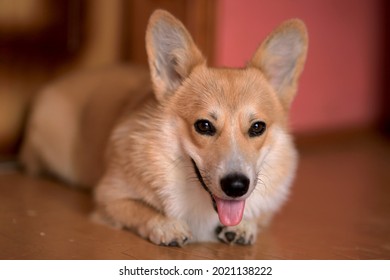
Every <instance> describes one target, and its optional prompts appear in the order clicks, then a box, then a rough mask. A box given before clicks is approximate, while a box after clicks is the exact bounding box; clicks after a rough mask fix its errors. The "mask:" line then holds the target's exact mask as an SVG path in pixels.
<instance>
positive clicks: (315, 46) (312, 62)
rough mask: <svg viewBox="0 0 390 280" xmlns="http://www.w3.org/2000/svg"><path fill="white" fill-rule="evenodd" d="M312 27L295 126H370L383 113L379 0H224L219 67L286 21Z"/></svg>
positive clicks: (235, 62) (241, 57)
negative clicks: (380, 83) (380, 112)
mask: <svg viewBox="0 0 390 280" xmlns="http://www.w3.org/2000/svg"><path fill="white" fill-rule="evenodd" d="M293 17H298V18H301V19H302V20H304V21H305V22H306V24H307V26H308V30H309V40H310V45H309V54H308V60H307V64H306V67H305V71H304V73H303V75H302V78H301V80H300V88H299V92H298V96H297V98H296V99H295V102H294V103H293V109H292V120H291V126H292V128H293V130H294V131H298V132H309V131H318V130H323V129H325V130H331V129H340V128H345V127H348V126H354V127H356V126H366V125H369V124H371V123H373V122H374V120H375V119H376V117H377V114H378V107H379V106H378V105H379V104H378V102H379V90H380V87H379V85H378V83H379V71H380V69H381V68H380V66H381V65H380V57H381V55H380V43H381V42H380V40H381V29H380V1H379V0H372V1H369V0H350V1H348V0H316V1H313V0H294V1H293V0H278V1H271V0H268V1H267V0H240V1H238V0H218V7H217V30H216V34H217V38H216V52H215V53H216V60H215V63H214V64H216V65H217V66H229V67H230V66H243V65H244V64H245V62H246V61H248V60H249V59H250V58H251V56H252V54H253V52H254V51H255V50H256V48H257V46H258V44H259V43H260V42H261V40H262V39H263V38H264V37H265V36H266V35H267V34H268V33H269V32H270V31H271V30H272V29H273V28H274V27H275V26H277V25H278V24H279V23H281V22H282V21H283V20H286V19H289V18H293Z"/></svg>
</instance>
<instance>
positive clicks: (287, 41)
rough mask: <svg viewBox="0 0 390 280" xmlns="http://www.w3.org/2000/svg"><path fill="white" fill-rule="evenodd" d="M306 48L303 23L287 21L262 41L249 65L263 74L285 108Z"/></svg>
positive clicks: (294, 91)
mask: <svg viewBox="0 0 390 280" xmlns="http://www.w3.org/2000/svg"><path fill="white" fill-rule="evenodd" d="M307 45H308V37H307V30H306V26H305V24H304V23H303V22H302V21H301V20H299V19H292V20H288V21H286V22H284V23H282V24H281V25H280V26H279V27H278V28H276V29H275V30H274V31H273V32H272V33H271V34H270V35H269V36H268V37H267V38H266V39H265V41H264V42H263V43H262V44H261V45H260V47H259V48H258V49H257V51H256V53H255V55H254V57H253V58H252V60H251V62H250V63H249V66H252V67H257V68H259V69H260V70H261V71H262V72H263V73H264V75H265V77H266V78H267V80H268V81H269V82H270V84H271V85H272V87H273V88H274V90H275V91H276V93H277V94H278V96H279V98H280V100H281V101H282V104H283V106H284V108H285V109H288V108H289V107H290V105H291V102H292V100H293V98H294V96H295V93H296V90H297V82H298V78H299V76H300V74H301V72H302V70H303V65H304V63H305V60H306V53H307Z"/></svg>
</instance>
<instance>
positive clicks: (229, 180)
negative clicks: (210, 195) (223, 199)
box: [220, 173, 249, 197]
mask: <svg viewBox="0 0 390 280" xmlns="http://www.w3.org/2000/svg"><path fill="white" fill-rule="evenodd" d="M220 183H221V187H222V190H223V191H224V193H225V194H226V195H228V196H230V197H240V196H243V195H244V194H246V193H247V191H248V188H249V178H248V177H246V176H245V175H243V174H240V173H232V174H228V175H226V176H225V177H223V178H222V179H221V182H220Z"/></svg>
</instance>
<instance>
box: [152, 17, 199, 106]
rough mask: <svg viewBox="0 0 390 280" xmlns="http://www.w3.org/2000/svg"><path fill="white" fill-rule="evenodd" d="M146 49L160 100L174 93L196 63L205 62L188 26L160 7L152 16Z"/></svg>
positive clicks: (156, 92) (154, 85) (155, 88)
mask: <svg viewBox="0 0 390 280" xmlns="http://www.w3.org/2000/svg"><path fill="white" fill-rule="evenodd" d="M146 51H147V54H148V59H149V67H150V72H151V78H152V82H153V87H154V90H155V94H156V97H157V99H158V100H160V101H161V100H164V98H166V97H167V96H169V95H170V94H171V93H173V92H174V91H175V90H176V89H177V88H178V87H179V86H180V85H181V83H182V82H183V80H184V79H185V78H186V77H188V76H189V75H190V73H191V71H192V70H193V68H194V67H195V66H197V65H199V64H202V63H205V59H204V58H203V56H202V54H201V52H200V51H199V50H198V48H197V47H196V45H195V43H194V41H193V40H192V37H191V35H190V34H189V33H188V31H187V29H186V28H185V27H184V25H183V24H182V23H181V22H180V21H179V20H177V19H176V18H175V17H173V16H172V15H171V14H170V13H168V12H166V11H163V10H156V11H155V12H154V13H153V14H152V16H151V17H150V19H149V24H148V27H147V31H146Z"/></svg>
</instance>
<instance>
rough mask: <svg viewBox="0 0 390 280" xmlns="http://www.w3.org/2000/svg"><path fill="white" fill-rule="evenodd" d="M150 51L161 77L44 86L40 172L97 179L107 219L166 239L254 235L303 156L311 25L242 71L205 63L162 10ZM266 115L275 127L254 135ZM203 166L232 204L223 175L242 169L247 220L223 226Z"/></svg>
mask: <svg viewBox="0 0 390 280" xmlns="http://www.w3.org/2000/svg"><path fill="white" fill-rule="evenodd" d="M146 48H147V52H148V57H149V67H150V73H151V75H150V78H151V80H152V83H151V85H150V83H149V81H148V80H149V76H148V74H147V73H146V72H144V71H143V70H142V69H139V68H134V67H114V68H110V69H104V70H99V71H95V72H92V73H79V74H74V75H71V76H70V77H67V78H63V79H62V80H60V81H57V82H55V83H53V84H52V85H50V86H48V87H47V88H46V89H45V90H43V91H42V93H41V94H40V96H39V97H38V99H37V102H36V103H35V106H34V108H33V112H32V116H31V120H30V123H29V127H28V130H27V137H26V141H25V143H24V146H23V149H22V153H21V160H22V162H23V163H24V165H25V166H26V169H27V171H29V172H30V173H38V172H41V171H46V172H47V171H48V172H51V173H53V174H55V175H57V176H59V177H61V178H63V179H65V180H67V181H68V182H71V183H73V184H78V185H85V186H94V185H97V186H96V188H95V198H96V205H97V210H96V213H97V215H98V216H99V217H100V219H103V220H104V221H107V222H109V223H111V224H112V225H114V226H117V227H125V228H129V229H132V230H134V231H135V232H137V233H138V234H139V235H140V236H142V237H144V238H147V239H149V240H151V241H152V242H154V243H156V244H165V245H178V246H181V245H183V244H184V243H186V242H188V241H213V240H217V239H219V240H221V241H224V242H227V243H238V244H251V243H253V242H254V241H255V239H256V236H257V228H258V226H259V225H260V226H262V225H266V224H267V223H268V221H269V220H270V219H271V217H272V215H273V213H274V212H275V211H277V210H278V209H279V208H280V206H281V205H282V203H283V202H284V200H285V199H286V197H287V195H288V192H289V187H290V185H291V181H292V179H293V175H294V171H295V168H296V164H297V154H296V151H295V149H294V146H293V143H292V141H291V137H290V136H289V134H288V129H287V126H288V124H287V120H288V110H289V107H290V105H291V102H292V100H293V97H294V95H295V93H296V88H297V80H298V77H299V75H300V73H301V71H302V69H303V64H304V61H305V57H306V51H307V34H306V29H305V26H304V24H303V23H302V22H301V21H299V20H291V21H288V22H286V23H284V24H282V25H281V26H280V27H278V28H277V29H276V30H275V31H274V32H273V33H272V34H271V35H270V36H269V37H268V38H267V39H266V40H265V41H264V43H263V44H262V45H261V46H260V47H259V49H258V50H257V51H256V53H255V55H254V57H253V59H252V60H251V62H250V63H249V64H248V67H246V68H244V69H214V68H209V67H207V65H206V62H205V59H204V58H203V56H202V55H201V53H200V51H199V50H198V49H197V47H196V45H195V44H194V42H193V41H192V38H191V36H190V35H189V33H188V32H187V30H186V29H185V27H184V26H183V25H182V24H181V23H180V22H179V21H178V20H177V19H175V18H174V17H173V16H172V15H170V14H169V13H167V12H165V11H156V12H155V13H154V14H153V15H152V17H151V19H150V21H149V25H148V29H147V34H146ZM199 119H207V120H210V121H211V122H212V123H213V125H214V126H215V128H216V134H215V135H213V136H207V135H201V134H200V133H199V132H198V131H197V130H196V129H195V128H194V123H196V122H197V120H199ZM258 120H261V121H263V122H265V123H266V125H267V129H266V131H265V132H264V134H263V135H261V136H257V137H250V136H249V134H248V131H249V130H250V128H251V125H252V124H253V122H255V121H258ZM104 153H106V154H107V160H104ZM193 164H195V165H196V167H197V168H198V169H199V172H200V175H201V177H202V179H203V181H204V183H205V185H206V186H207V188H208V190H209V192H211V193H212V194H213V196H214V197H217V198H220V199H223V200H226V201H231V200H236V198H234V199H233V198H231V197H229V196H228V195H227V194H226V193H225V192H224V191H223V190H222V189H221V186H220V180H221V178H223V177H224V176H226V174H231V173H237V172H240V173H243V174H245V175H246V176H247V177H248V178H249V179H250V184H249V190H248V192H247V193H245V194H244V195H242V196H241V197H239V198H237V199H238V200H245V201H246V204H245V209H244V210H245V211H244V215H243V220H242V221H241V223H240V224H238V225H236V226H221V224H220V223H219V220H218V215H217V214H216V212H215V210H214V209H213V205H212V201H211V200H212V199H211V197H210V194H209V193H208V192H207V191H205V190H204V189H203V187H202V184H201V182H200V179H199V177H197V175H196V167H195V166H194V165H193ZM217 228H218V230H217V231H218V234H215V230H216V229H217ZM232 233H234V238H233V239H232V238H231V237H232V236H233V235H232Z"/></svg>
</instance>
